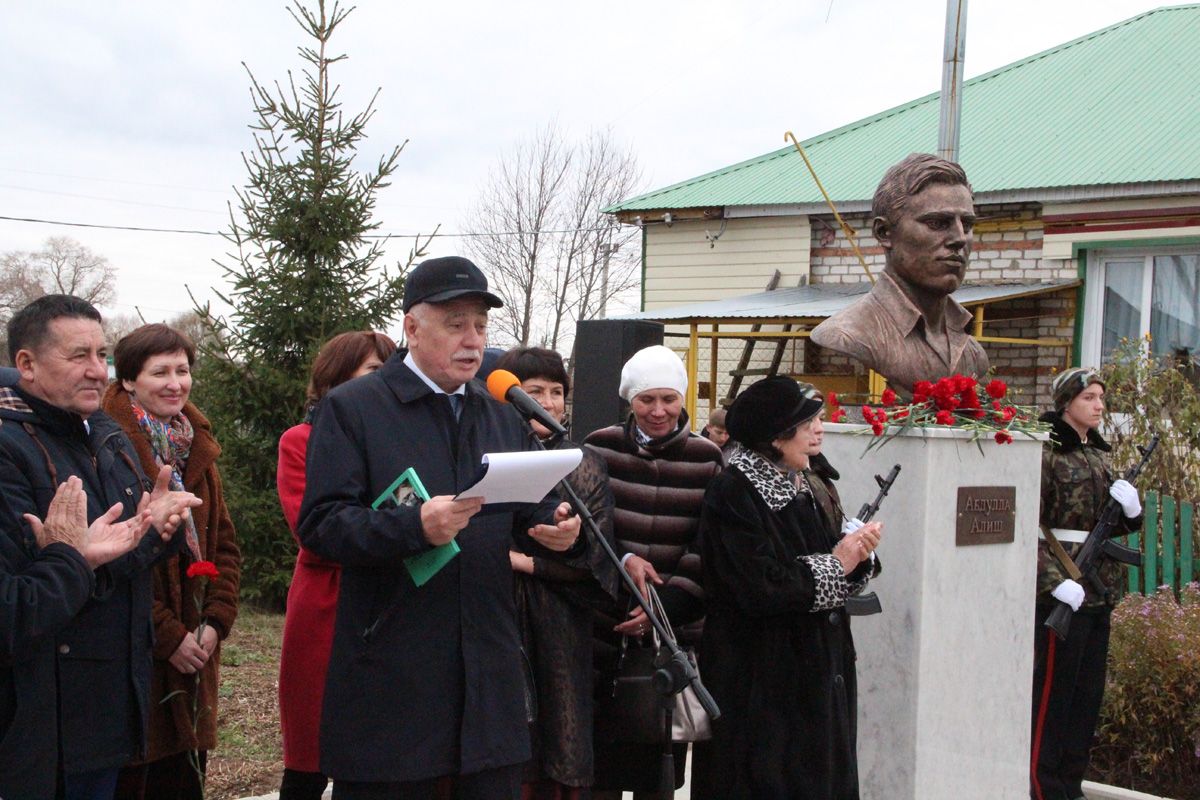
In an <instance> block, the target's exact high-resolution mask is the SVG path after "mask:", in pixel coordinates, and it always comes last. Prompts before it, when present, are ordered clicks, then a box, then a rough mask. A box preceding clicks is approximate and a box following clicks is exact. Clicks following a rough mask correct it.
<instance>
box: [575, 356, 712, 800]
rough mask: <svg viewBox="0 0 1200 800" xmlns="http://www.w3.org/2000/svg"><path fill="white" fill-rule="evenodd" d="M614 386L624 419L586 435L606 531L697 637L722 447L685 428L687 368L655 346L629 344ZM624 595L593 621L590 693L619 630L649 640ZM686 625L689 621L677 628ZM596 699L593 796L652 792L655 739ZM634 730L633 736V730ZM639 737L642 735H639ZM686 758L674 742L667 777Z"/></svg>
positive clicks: (684, 636)
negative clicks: (708, 495)
mask: <svg viewBox="0 0 1200 800" xmlns="http://www.w3.org/2000/svg"><path fill="white" fill-rule="evenodd" d="M620 394H621V397H623V398H624V399H625V400H627V401H628V402H629V405H630V411H631V413H630V415H629V417H628V419H627V420H626V421H625V424H624V425H613V426H611V427H608V428H603V429H601V430H598V431H596V432H595V433H593V434H591V435H590V436H588V437H587V440H586V443H587V444H589V445H591V446H593V447H595V448H596V449H597V450H598V451H599V452H600V455H602V456H603V457H604V460H605V462H606V463H607V465H608V475H609V485H610V486H611V487H612V492H613V535H614V537H615V538H616V540H617V545H618V550H622V549H623V550H624V552H625V553H627V554H628V555H627V556H626V561H625V566H626V568H627V569H628V570H629V572H630V574H631V575H632V576H633V577H634V579H635V580H645V579H648V580H650V581H652V582H653V583H655V584H657V591H658V594H659V597H660V598H661V600H662V603H663V607H664V609H665V611H666V612H667V617H668V618H669V619H670V621H671V623H672V624H673V625H674V626H675V628H676V634H677V637H678V638H679V639H680V643H681V644H684V645H688V644H692V645H694V644H697V643H698V641H699V627H700V626H699V625H698V624H691V623H699V621H700V619H701V617H702V616H703V614H704V606H703V600H704V595H703V591H702V589H701V587H700V574H701V571H700V555H699V552H698V551H697V550H696V549H695V548H694V547H693V545H694V543H695V538H696V531H697V529H698V527H699V521H700V507H701V504H702V502H703V499H704V489H705V487H706V486H707V485H708V482H709V481H710V480H711V479H712V478H713V477H714V476H715V475H716V474H717V473H718V472H720V471H721V467H722V465H723V460H722V456H721V449H720V448H719V447H717V446H716V445H715V444H713V443H712V442H710V441H709V440H707V439H705V438H703V437H701V436H698V435H696V434H694V433H692V432H691V429H690V425H689V423H688V417H687V412H686V411H685V410H684V408H683V398H684V396H685V395H686V394H687V372H686V371H685V370H684V367H683V362H682V361H681V360H680V359H679V356H678V355H676V354H675V353H674V352H673V351H672V350H670V349H669V348H666V347H663V346H662V345H655V346H653V347H647V348H644V349H642V350H639V351H638V352H636V353H634V355H633V357H632V358H630V359H629V361H627V362H626V363H625V366H624V367H623V368H622V370H621V385H620ZM630 606H631V603H630V598H629V596H628V595H624V596H622V597H621V599H620V600H619V601H618V607H617V608H616V609H613V613H612V614H608V615H606V614H599V615H598V624H597V626H596V632H597V640H596V661H597V668H598V670H599V676H600V677H599V681H598V684H597V693H598V696H600V695H603V694H604V693H605V692H606V691H611V687H612V680H613V676H614V675H615V673H616V662H617V658H618V653H619V651H620V648H621V646H622V641H621V639H622V637H623V636H624V637H627V638H626V641H625V642H624V646H625V647H641V646H649V644H650V642H649V637H646V639H645V640H643V636H644V634H645V633H646V632H647V631H648V630H649V627H648V626H647V624H646V620H645V616H644V615H643V614H642V611H641V609H640V608H637V607H636V606H634V609H635V610H634V611H632V612H629V609H630ZM682 626H687V627H682ZM602 708H603V705H601V707H599V708H597V712H596V713H597V719H596V765H595V774H596V779H595V783H594V784H593V786H594V792H593V797H594V798H595V800H609V798H617V797H619V796H620V792H621V791H633V792H634V793H635V794H634V797H635V799H636V800H650V799H651V798H657V797H660V795H658V794H657V793H656V792H657V790H658V788H659V767H660V760H661V757H662V745H661V744H659V743H656V742H653V741H651V742H647V741H640V742H639V741H630V740H629V738H630V737H629V736H628V735H622V734H632V733H633V732H631V731H627V730H621V729H620V727H619V726H615V725H612V724H611V723H612V720H606V719H605V718H604V714H603V711H602ZM635 738H638V737H635ZM641 738H644V737H641ZM686 758H687V750H686V746H684V745H677V746H676V748H675V786H676V788H678V787H679V786H681V785H682V784H683V771H684V766H685V763H686Z"/></svg>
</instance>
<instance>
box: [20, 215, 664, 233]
mask: <svg viewBox="0 0 1200 800" xmlns="http://www.w3.org/2000/svg"><path fill="white" fill-rule="evenodd" d="M0 220H5V221H7V222H32V223H35V224H38V225H63V226H66V227H69V228H97V229H100V230H108V231H136V232H138V233H186V234H193V235H196V236H224V235H225V234H223V233H222V232H220V231H202V230H194V229H187V228H151V227H143V226H138V225H102V224H99V223H92V222H66V221H63V220H53V219H37V218H34V217H10V216H5V215H0ZM643 224H645V225H651V224H657V221H656V220H654V221H650V220H648V221H646V222H644V223H643ZM613 227H614V226H611V225H608V226H602V227H596V228H562V229H559V230H538V231H464V232H462V233H437V234H434V235H433V236H434V238H436V239H467V238H476V237H480V236H532V235H534V234H543V233H599V232H602V231H607V230H611V229H612V228H613ZM430 235H431V234H428V233H368V234H365V235H364V236H363V238H364V239H424V238H426V237H428V236H430Z"/></svg>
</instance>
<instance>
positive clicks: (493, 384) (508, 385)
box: [487, 369, 567, 436]
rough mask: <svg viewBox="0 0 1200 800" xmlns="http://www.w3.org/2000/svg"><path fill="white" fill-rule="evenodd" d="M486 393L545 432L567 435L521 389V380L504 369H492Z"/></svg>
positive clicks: (552, 418)
mask: <svg viewBox="0 0 1200 800" xmlns="http://www.w3.org/2000/svg"><path fill="white" fill-rule="evenodd" d="M487 387H488V393H489V394H491V396H492V397H494V398H496V399H497V400H499V401H500V402H501V403H509V404H510V405H512V407H513V408H515V409H516V410H517V413H519V414H520V415H521V416H522V417H524V418H525V419H527V420H531V421H537V422H540V423H541V424H542V427H544V428H546V430H548V431H551V432H552V433H556V434H558V435H560V436H566V435H567V429H566V428H564V427H563V426H562V423H560V422H559V421H558V420H556V419H555V418H554V417H552V416H550V412H549V411H547V410H546V409H544V408H542V406H541V405H540V404H539V403H538V401H537V400H534V399H533V398H532V397H530V396H529V395H528V394H526V393H525V390H524V389H522V388H521V379H520V378H518V377H517V376H516V375H513V374H512V373H511V372H509V371H508V370H506V369H494V370H492V373H491V374H490V375H488V378H487Z"/></svg>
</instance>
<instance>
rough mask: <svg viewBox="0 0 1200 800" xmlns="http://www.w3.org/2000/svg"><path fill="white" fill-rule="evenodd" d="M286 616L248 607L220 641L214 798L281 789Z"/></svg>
mask: <svg viewBox="0 0 1200 800" xmlns="http://www.w3.org/2000/svg"><path fill="white" fill-rule="evenodd" d="M282 640H283V615H282V614H277V613H273V612H263V611H257V610H254V609H252V608H248V607H246V606H243V607H242V609H241V611H240V612H239V614H238V620H237V624H236V625H235V626H234V629H233V633H231V634H230V635H229V638H228V639H226V640H225V642H224V643H223V644H222V645H221V687H220V689H219V693H220V698H221V699H220V705H219V708H218V716H217V749H216V752H213V753H209V760H208V786H207V790H208V791H207V794H208V797H209V798H211V800H231V799H232V798H238V797H246V796H253V795H260V794H266V793H267V792H272V791H275V790H277V789H278V788H279V778H280V776H282V775H283V743H282V740H281V737H280V733H279V702H278V694H277V693H278V689H279V648H280V644H281V642H282Z"/></svg>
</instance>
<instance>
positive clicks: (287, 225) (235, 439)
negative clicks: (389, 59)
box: [196, 0, 422, 605]
mask: <svg viewBox="0 0 1200 800" xmlns="http://www.w3.org/2000/svg"><path fill="white" fill-rule="evenodd" d="M288 11H289V13H290V14H291V15H292V18H293V19H294V20H295V21H296V22H297V24H299V25H300V27H301V28H302V29H303V30H304V32H305V34H306V35H307V36H309V37H311V38H312V40H313V43H312V45H311V46H304V47H301V48H299V53H300V56H301V58H303V59H304V61H305V62H307V66H306V67H305V70H304V73H303V78H302V80H301V81H300V85H299V86H297V83H296V80H295V78H294V76H292V75H291V74H290V73H289V76H288V82H287V85H286V87H284V86H281V85H280V84H279V83H276V84H275V85H274V89H273V90H271V89H268V88H266V87H264V86H262V85H261V84H259V82H258V81H257V80H256V79H255V78H254V75H253V73H250V72H249V68H247V72H248V73H249V74H250V82H251V97H252V99H253V102H254V113H255V121H254V122H253V123H252V124H251V126H250V128H251V130H252V131H253V132H254V149H253V150H252V151H251V152H250V153H246V154H243V156H242V159H243V161H244V163H245V165H246V169H247V172H248V178H247V185H246V186H245V188H243V189H241V190H240V191H238V203H237V208H236V209H235V208H230V227H229V231H228V233H226V234H225V236H226V238H227V239H228V240H229V242H230V243H231V244H232V245H233V246H234V247H235V248H236V252H233V253H230V254H229V256H228V258H227V259H226V260H225V261H223V262H219V263H220V265H221V266H222V267H223V268H224V270H225V276H226V278H227V280H228V281H229V283H230V284H231V288H230V289H228V290H227V292H226V293H224V294H222V293H219V292H218V293H217V294H218V296H219V297H220V298H221V299H222V300H223V301H225V302H226V303H227V304H228V305H229V306H230V307H231V308H232V311H231V312H230V313H229V315H228V317H222V316H218V315H217V314H215V313H214V312H213V311H212V309H211V308H210V307H209V304H207V303H205V304H204V305H203V306H197V311H198V312H199V313H200V314H201V316H202V317H203V318H204V321H205V325H206V327H207V328H208V330H209V331H210V333H211V335H210V336H209V337H207V341H206V342H205V343H204V344H203V345H202V353H201V355H202V358H201V363H200V364H199V365H198V370H197V381H196V385H197V390H196V395H197V398H196V399H197V403H198V404H199V406H200V408H202V409H203V410H204V411H205V412H206V413H207V414H208V415H209V416H210V418H211V420H212V422H213V426H214V429H215V432H216V435H217V438H218V440H219V441H220V442H221V445H222V448H223V453H222V456H221V461H220V465H221V471H222V474H223V476H224V484H225V491H226V496H227V499H228V502H229V507H230V512H231V514H232V515H233V519H234V524H235V525H236V526H237V529H238V537H239V540H240V542H241V545H242V552H243V555H244V563H243V569H242V593H243V596H244V597H245V598H246V599H248V600H254V601H258V602H260V603H265V604H268V605H271V604H281V603H282V602H283V600H284V598H285V596H286V592H287V586H288V584H289V582H290V580H291V572H292V565H293V563H294V560H295V545H294V544H293V542H292V537H291V535H290V533H289V532H288V529H287V526H286V524H285V523H284V520H283V515H282V513H281V511H280V508H279V500H278V497H277V495H276V490H275V464H276V447H277V443H278V441H279V436H280V435H281V434H282V433H283V432H284V431H285V430H286V429H287V428H289V427H291V426H292V425H295V424H296V423H298V422H300V421H301V420H302V419H303V417H304V411H305V387H306V385H307V382H308V371H309V367H310V365H311V363H312V359H313V357H314V356H315V355H316V353H317V351H318V350H319V349H320V347H321V345H322V344H323V343H324V342H325V341H327V340H328V339H329V338H330V337H331V336H333V335H335V334H338V333H341V332H343V331H348V330H362V329H378V328H381V327H383V326H385V325H386V323H388V322H389V321H390V320H393V319H395V318H396V317H397V316H398V314H399V311H400V302H401V298H402V296H403V287H404V278H403V275H404V272H405V270H406V269H407V267H408V265H410V264H411V263H412V262H413V260H414V259H416V258H418V257H419V256H420V255H422V253H421V247H420V243H418V246H415V247H414V248H413V249H412V251H411V252H410V253H409V258H408V262H407V263H406V264H404V265H403V266H401V267H400V268H399V269H398V270H395V271H394V274H389V272H388V270H387V269H386V268H381V267H379V266H377V263H376V262H377V261H379V259H380V258H381V256H382V255H383V251H382V244H383V240H382V239H380V238H379V237H371V232H372V231H373V230H375V229H376V228H377V227H378V225H379V223H377V222H372V221H371V214H372V211H373V208H374V204H375V192H376V190H378V189H381V188H383V187H385V186H387V185H388V183H387V179H388V177H389V176H390V175H391V174H392V172H393V171H394V170H395V168H396V161H397V159H398V158H399V155H400V152H401V149H402V147H403V145H401V146H400V147H396V148H393V149H392V151H391V152H390V153H389V154H387V155H386V156H384V157H382V158H381V159H380V160H379V162H378V164H376V165H375V166H374V168H373V169H371V170H369V171H366V172H356V171H355V170H354V168H353V163H352V162H353V159H354V156H355V153H356V148H357V146H358V145H359V143H360V142H361V141H362V140H363V139H364V138H365V127H366V124H367V122H368V121H369V120H370V118H371V116H372V115H373V114H374V110H373V106H374V98H372V100H371V102H370V103H368V105H367V107H366V109H364V110H363V111H361V112H359V113H358V114H355V115H353V116H346V115H344V114H343V112H342V110H341V106H340V104H339V103H338V102H337V101H336V96H337V91H338V88H337V87H336V86H331V84H330V80H329V67H330V66H331V65H332V64H335V63H336V62H338V61H340V60H342V59H343V58H345V56H344V55H338V56H330V55H328V54H327V53H326V46H327V44H328V41H329V38H330V36H331V35H332V34H333V32H334V30H335V29H336V28H337V26H338V25H339V24H340V23H341V22H342V21H343V20H344V19H345V17H346V15H347V14H348V13H349V11H345V10H342V9H340V8H339V6H338V4H337V3H334V4H333V6H332V8H331V9H330V12H329V14H328V15H327V14H326V9H325V3H324V0H318V2H317V8H316V10H315V11H312V10H310V9H308V8H305V7H304V6H303V5H301V4H300V3H299V2H296V4H295V6H294V7H293V8H291V9H288ZM376 96H378V91H376ZM368 237H370V238H368Z"/></svg>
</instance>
